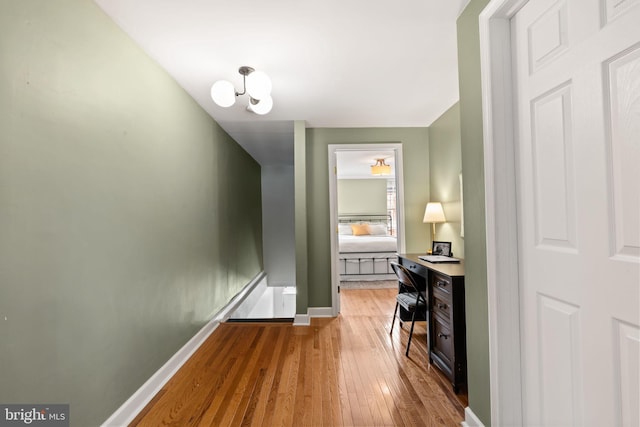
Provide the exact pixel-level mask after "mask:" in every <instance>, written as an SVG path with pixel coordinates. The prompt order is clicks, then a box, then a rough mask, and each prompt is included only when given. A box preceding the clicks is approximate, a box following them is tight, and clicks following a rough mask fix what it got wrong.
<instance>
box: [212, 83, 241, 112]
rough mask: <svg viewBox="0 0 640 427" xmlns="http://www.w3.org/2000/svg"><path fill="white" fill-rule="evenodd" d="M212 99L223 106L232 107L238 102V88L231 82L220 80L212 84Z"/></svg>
mask: <svg viewBox="0 0 640 427" xmlns="http://www.w3.org/2000/svg"><path fill="white" fill-rule="evenodd" d="M211 99H213V102H215V103H216V104H218V105H219V106H221V107H231V106H232V105H233V104H234V103H235V102H236V90H235V89H234V88H233V85H232V84H231V82H228V81H226V80H218V81H217V82H215V83H214V84H213V86H211Z"/></svg>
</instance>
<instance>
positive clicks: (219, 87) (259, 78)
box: [211, 65, 273, 115]
mask: <svg viewBox="0 0 640 427" xmlns="http://www.w3.org/2000/svg"><path fill="white" fill-rule="evenodd" d="M238 73H240V74H241V75H242V84H243V89H242V92H237V91H236V90H235V89H234V87H233V84H231V83H230V82H228V81H226V80H218V81H217V82H215V83H214V84H213V86H211V99H213V102H215V103H216V104H218V105H219V106H221V107H225V108H226V107H231V106H232V105H233V104H235V102H236V97H238V96H240V95H244V94H248V95H249V106H248V107H247V110H249V111H252V112H254V113H256V114H260V115H262V114H267V113H268V112H269V111H271V108H272V107H273V99H272V98H271V79H270V78H269V76H267V75H266V74H265V73H264V72H262V71H256V70H254V69H253V68H251V67H247V66H246V65H245V66H242V67H240V68H239V69H238Z"/></svg>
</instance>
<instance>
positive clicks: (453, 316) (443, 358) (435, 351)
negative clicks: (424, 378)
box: [398, 254, 467, 393]
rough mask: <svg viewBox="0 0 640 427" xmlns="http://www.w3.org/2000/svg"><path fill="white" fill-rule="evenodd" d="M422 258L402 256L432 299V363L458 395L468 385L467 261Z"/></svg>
mask: <svg viewBox="0 0 640 427" xmlns="http://www.w3.org/2000/svg"><path fill="white" fill-rule="evenodd" d="M418 255H422V254H398V262H399V263H400V264H402V265H403V266H405V267H406V268H407V269H408V270H409V271H410V272H411V273H412V274H413V275H414V278H415V279H416V282H417V283H418V284H419V285H420V286H425V288H426V289H427V295H428V306H429V312H428V319H429V322H428V323H429V324H428V327H429V328H428V329H429V334H428V335H429V336H428V348H429V362H430V363H432V364H434V365H436V366H437V367H438V368H439V369H440V370H441V371H442V372H443V373H444V374H445V375H446V376H447V378H449V380H450V381H451V384H452V385H453V390H454V391H455V392H456V393H457V392H458V390H459V388H460V386H466V383H467V341H466V324H465V308H464V307H465V302H464V261H460V263H451V264H432V263H429V262H426V261H422V260H421V259H419V258H418Z"/></svg>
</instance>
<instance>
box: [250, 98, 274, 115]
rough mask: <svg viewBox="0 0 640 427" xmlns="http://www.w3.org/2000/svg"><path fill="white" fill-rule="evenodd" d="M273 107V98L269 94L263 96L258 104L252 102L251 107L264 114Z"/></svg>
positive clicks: (255, 111) (254, 110) (252, 109)
mask: <svg viewBox="0 0 640 427" xmlns="http://www.w3.org/2000/svg"><path fill="white" fill-rule="evenodd" d="M272 108H273V98H271V97H270V96H267V97H266V98H262V99H261V100H260V101H259V102H258V103H257V104H253V103H250V104H249V109H250V110H251V111H253V112H254V113H256V114H259V115H261V116H262V115H263V114H267V113H268V112H269V111H271V109H272Z"/></svg>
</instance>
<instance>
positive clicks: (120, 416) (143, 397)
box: [101, 271, 266, 427]
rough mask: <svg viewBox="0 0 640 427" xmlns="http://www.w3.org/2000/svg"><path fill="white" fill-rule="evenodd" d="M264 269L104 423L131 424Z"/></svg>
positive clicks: (110, 425)
mask: <svg viewBox="0 0 640 427" xmlns="http://www.w3.org/2000/svg"><path fill="white" fill-rule="evenodd" d="M265 276H266V275H265V272H264V271H262V272H260V273H259V274H258V275H257V276H256V277H254V278H253V280H251V282H250V283H248V284H247V285H246V286H245V287H244V288H242V290H241V291H240V292H239V293H238V294H237V295H236V296H235V297H233V298H232V299H231V301H229V303H228V304H227V305H226V306H224V307H223V308H222V310H220V311H218V312H217V313H216V315H214V316H212V319H211V320H210V321H209V322H208V323H207V324H206V325H204V326H203V327H202V329H200V330H199V331H198V332H197V333H196V334H195V335H194V336H193V337H192V338H191V339H190V340H189V341H188V342H187V343H186V344H185V345H184V346H182V348H181V349H180V350H178V352H177V353H176V354H174V355H173V356H172V357H171V359H169V360H168V361H167V363H165V364H164V365H163V366H162V367H161V368H160V369H158V370H157V371H156V372H155V373H154V374H153V375H152V376H151V377H150V378H149V379H148V380H147V382H145V383H144V384H143V385H142V387H140V388H139V389H138V390H137V391H136V392H135V393H134V394H133V395H132V396H131V397H130V398H129V399H128V400H127V401H126V402H124V403H123V404H122V406H120V407H119V408H118V409H117V410H116V411H115V412H114V413H113V414H112V415H111V416H110V417H109V418H108V419H107V420H106V421H105V422H104V423H103V424H102V425H101V427H122V426H127V425H129V424H130V423H131V422H132V421H133V420H134V419H135V417H136V416H137V415H138V414H139V413H140V411H142V410H143V409H144V408H145V406H147V404H148V403H149V402H150V401H151V399H153V397H154V396H155V395H156V394H157V393H158V392H159V391H160V390H161V389H162V387H163V386H164V385H165V384H166V383H167V381H169V380H170V379H171V378H172V377H173V376H174V375H175V373H176V372H178V369H180V368H181V367H182V365H184V363H185V362H186V361H187V360H189V358H190V357H191V355H192V354H193V353H194V352H195V351H196V350H197V349H198V348H200V346H201V345H202V343H204V342H205V340H206V339H207V338H209V335H211V333H212V332H213V331H215V330H216V328H217V327H218V325H219V324H220V323H221V322H224V321H225V320H227V319H228V318H229V316H231V314H232V313H233V312H234V311H235V309H236V308H237V307H238V306H239V305H240V304H241V303H242V301H244V299H245V298H246V297H247V295H248V294H249V293H250V292H251V291H252V290H253V288H255V287H256V286H257V285H258V284H259V283H260V282H261V281H262V280H263V279H264V278H265Z"/></svg>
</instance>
